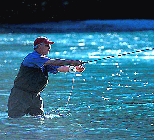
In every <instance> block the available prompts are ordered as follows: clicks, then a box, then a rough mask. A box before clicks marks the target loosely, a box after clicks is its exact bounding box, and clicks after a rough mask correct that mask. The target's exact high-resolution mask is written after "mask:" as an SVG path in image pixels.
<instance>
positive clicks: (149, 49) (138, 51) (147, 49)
mask: <svg viewBox="0 0 155 140" xmlns="http://www.w3.org/2000/svg"><path fill="white" fill-rule="evenodd" d="M152 50H154V48H146V49H142V50H136V51H132V52H124V53H122V54H118V55H116V56H114V55H111V56H106V57H103V58H98V59H94V60H87V61H83V62H82V64H86V63H91V62H98V61H101V60H107V59H110V58H114V57H121V56H125V55H130V54H135V53H140V52H145V51H152Z"/></svg>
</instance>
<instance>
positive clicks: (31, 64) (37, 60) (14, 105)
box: [8, 36, 84, 118]
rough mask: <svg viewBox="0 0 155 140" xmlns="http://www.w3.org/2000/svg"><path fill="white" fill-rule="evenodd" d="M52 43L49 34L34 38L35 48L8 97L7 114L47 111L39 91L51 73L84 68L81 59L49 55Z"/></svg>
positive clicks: (26, 59) (13, 115) (18, 114)
mask: <svg viewBox="0 0 155 140" xmlns="http://www.w3.org/2000/svg"><path fill="white" fill-rule="evenodd" d="M51 44H54V42H52V41H50V40H49V39H48V38H46V37H42V36H41V37H38V38H36V40H35V41H34V51H33V52H32V53H29V54H28V55H27V56H26V57H25V58H24V60H23V62H22V63H21V66H20V69H19V72H18V74H17V76H16V78H15V80H14V85H13V88H12V89H11V93H10V96H9V99H8V116H9V117H11V118H18V117H22V116H24V115H26V114H29V115H31V116H37V115H44V110H43V100H42V98H41V96H40V92H41V91H42V90H43V89H44V88H45V86H46V85H47V83H48V73H53V74H56V73H57V72H75V71H78V72H82V71H84V67H83V66H81V63H82V62H81V61H79V60H61V59H50V58H48V57H47V56H46V55H47V54H48V53H49V51H50V48H51Z"/></svg>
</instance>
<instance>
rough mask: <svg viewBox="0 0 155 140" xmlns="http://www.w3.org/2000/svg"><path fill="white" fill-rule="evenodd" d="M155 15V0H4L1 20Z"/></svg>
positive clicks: (142, 17)
mask: <svg viewBox="0 0 155 140" xmlns="http://www.w3.org/2000/svg"><path fill="white" fill-rule="evenodd" d="M87 19H103V20H107V19H154V0H11V1H10V0H4V1H3V2H1V4H0V23H38V22H51V21H56V22H58V21H63V20H72V21H75V20H76V21H77V20H87Z"/></svg>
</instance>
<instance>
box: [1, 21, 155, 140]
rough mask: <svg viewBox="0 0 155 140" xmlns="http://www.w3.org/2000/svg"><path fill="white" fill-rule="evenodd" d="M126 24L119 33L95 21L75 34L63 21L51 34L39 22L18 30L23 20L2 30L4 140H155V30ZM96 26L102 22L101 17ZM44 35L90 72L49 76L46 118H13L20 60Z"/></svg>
mask: <svg viewBox="0 0 155 140" xmlns="http://www.w3.org/2000/svg"><path fill="white" fill-rule="evenodd" d="M113 23H118V21H116V22H113ZM121 23H122V24H121V25H120V22H119V28H122V29H123V30H122V31H121V30H119V29H118V30H116V29H115V28H110V29H109V30H104V31H102V30H99V29H98V28H97V29H96V30H93V31H92V30H91V29H90V26H89V29H88V28H87V30H83V31H82V30H80V31H79V27H81V28H83V26H82V25H83V24H82V25H81V24H80V25H79V26H78V28H77V30H75V28H76V27H74V26H72V29H73V28H74V30H72V31H68V30H67V31H66V27H68V26H67V25H65V27H64V24H61V25H63V26H60V27H61V31H59V32H56V30H54V32H52V31H53V30H52V31H50V28H48V27H50V26H47V25H46V30H45V29H44V30H43V31H44V32H41V29H42V28H39V29H38V25H32V27H36V28H35V30H32V32H31V31H30V29H29V30H25V29H26V27H27V25H22V26H21V27H22V29H21V30H20V28H19V27H20V26H19V25H18V28H17V26H16V25H14V28H13V27H12V28H10V29H7V30H6V28H5V30H4V28H3V29H1V34H0V53H1V55H0V69H1V75H0V77H1V80H0V100H1V104H0V139H1V140H31V139H32V140H33V139H34V140H43V139H48V140H94V139H96V140H142V139H143V140H153V139H154V50H153V48H154V31H153V29H150V28H147V27H148V24H147V25H146V23H143V22H141V24H140V25H141V26H139V24H138V25H137V24H134V27H133V24H132V25H130V26H128V28H129V27H131V29H132V30H125V29H126V27H127V26H126V25H124V24H123V22H121ZM91 25H92V26H93V27H94V25H95V26H97V25H96V22H95V23H93V22H91ZM7 26H8V25H7ZM99 26H100V27H103V26H101V25H99ZM106 26H107V23H106ZM121 26H122V27H121ZM5 27H6V25H5ZM29 27H31V25H29ZM39 27H40V26H39ZM108 27H111V26H108ZM140 27H142V29H139V28H140ZM149 27H150V26H149ZM68 28H70V27H68ZM85 28H86V27H85ZM104 28H106V27H105V26H104ZM137 28H138V30H137ZM14 29H17V30H15V31H13V30H14ZM31 29H32V28H31ZM59 29H60V28H59ZM63 29H64V32H62V31H63ZM93 29H94V28H93ZM24 30H25V31H24ZM36 30H37V31H38V32H37V31H36ZM41 35H43V36H47V37H48V38H49V39H50V40H52V41H54V42H55V44H54V45H53V46H52V49H51V52H50V54H49V57H51V58H64V59H80V60H82V61H85V62H88V63H85V64H84V66H85V68H86V69H85V71H84V72H83V73H57V74H55V75H53V74H50V75H49V84H48V85H47V87H46V88H45V89H44V91H43V92H42V93H41V96H42V98H43V100H44V110H45V113H46V117H45V118H34V117H30V116H24V117H22V118H17V119H11V118H8V116H7V100H8V97H9V94H10V90H11V88H12V86H13V81H14V78H15V76H16V74H17V72H18V70H19V66H20V63H21V61H22V60H23V58H24V57H25V56H26V55H27V54H28V53H29V52H31V51H33V41H34V39H35V38H36V37H38V36H41ZM137 50H138V51H137ZM58 114H62V115H61V116H60V115H58Z"/></svg>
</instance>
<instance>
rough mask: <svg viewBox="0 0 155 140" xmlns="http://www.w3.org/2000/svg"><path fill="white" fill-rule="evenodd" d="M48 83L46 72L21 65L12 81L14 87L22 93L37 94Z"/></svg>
mask: <svg viewBox="0 0 155 140" xmlns="http://www.w3.org/2000/svg"><path fill="white" fill-rule="evenodd" d="M47 83H48V72H47V69H46V67H45V72H42V70H41V69H40V68H31V67H27V66H23V65H22V64H21V66H20V69H19V72H18V74H17V76H16V78H15V81H14V87H15V88H19V89H21V90H23V91H27V92H32V93H39V92H41V91H42V90H43V89H44V88H45V86H46V85H47Z"/></svg>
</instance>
